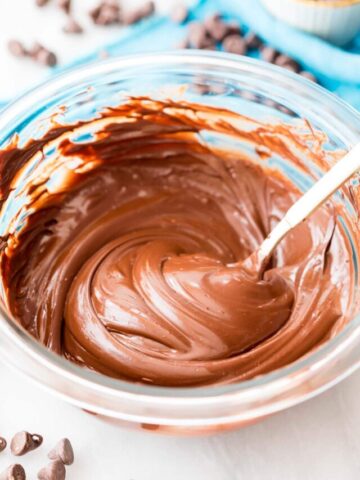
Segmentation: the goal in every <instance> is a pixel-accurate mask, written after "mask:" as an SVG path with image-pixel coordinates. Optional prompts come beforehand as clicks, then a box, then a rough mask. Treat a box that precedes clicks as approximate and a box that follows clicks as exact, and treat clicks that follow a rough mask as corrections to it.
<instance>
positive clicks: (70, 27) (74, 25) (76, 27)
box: [63, 17, 83, 33]
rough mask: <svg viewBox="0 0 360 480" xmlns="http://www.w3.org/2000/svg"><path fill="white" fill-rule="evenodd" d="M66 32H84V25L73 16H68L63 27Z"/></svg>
mask: <svg viewBox="0 0 360 480" xmlns="http://www.w3.org/2000/svg"><path fill="white" fill-rule="evenodd" d="M63 31H64V32H65V33H82V32H83V28H82V26H81V25H80V24H79V23H78V22H77V21H76V20H75V19H74V18H72V17H69V18H68V21H67V23H66V25H64V27H63Z"/></svg>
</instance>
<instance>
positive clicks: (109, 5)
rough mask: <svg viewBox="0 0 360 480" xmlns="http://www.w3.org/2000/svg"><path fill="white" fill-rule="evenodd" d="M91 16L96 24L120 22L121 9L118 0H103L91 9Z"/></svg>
mask: <svg viewBox="0 0 360 480" xmlns="http://www.w3.org/2000/svg"><path fill="white" fill-rule="evenodd" d="M90 16H91V18H92V19H93V22H94V23H95V24H96V25H112V24H114V23H120V21H121V10H120V6H119V3H118V1H117V0H103V1H102V3H100V5H98V6H97V7H95V8H93V9H92V10H90Z"/></svg>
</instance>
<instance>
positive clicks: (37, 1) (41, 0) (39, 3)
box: [35, 0, 49, 7]
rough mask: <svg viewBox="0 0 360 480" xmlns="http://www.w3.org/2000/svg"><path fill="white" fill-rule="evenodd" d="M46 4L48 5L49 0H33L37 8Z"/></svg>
mask: <svg viewBox="0 0 360 480" xmlns="http://www.w3.org/2000/svg"><path fill="white" fill-rule="evenodd" d="M47 3H49V0H35V4H36V6H37V7H44V6H45V5H46V4H47Z"/></svg>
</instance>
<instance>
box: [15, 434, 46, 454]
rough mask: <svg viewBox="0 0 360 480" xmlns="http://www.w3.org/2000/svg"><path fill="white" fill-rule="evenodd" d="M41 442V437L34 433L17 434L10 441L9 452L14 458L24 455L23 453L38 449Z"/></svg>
mask: <svg viewBox="0 0 360 480" xmlns="http://www.w3.org/2000/svg"><path fill="white" fill-rule="evenodd" d="M42 441H43V438H42V436H41V435H38V434H36V433H33V434H31V433H29V432H18V433H17V434H16V435H14V437H13V438H12V440H11V443H10V450H11V453H12V454H13V455H15V456H20V455H25V453H28V452H30V451H31V450H35V448H38V447H39V446H40V445H41V444H42Z"/></svg>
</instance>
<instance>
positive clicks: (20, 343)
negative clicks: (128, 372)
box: [0, 51, 360, 433]
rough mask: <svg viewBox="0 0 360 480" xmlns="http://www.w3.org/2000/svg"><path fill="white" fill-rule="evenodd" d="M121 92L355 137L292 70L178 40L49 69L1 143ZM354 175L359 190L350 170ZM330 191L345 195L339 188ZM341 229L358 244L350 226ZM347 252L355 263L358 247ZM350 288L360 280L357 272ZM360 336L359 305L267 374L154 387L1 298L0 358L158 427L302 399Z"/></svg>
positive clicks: (302, 181)
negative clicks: (48, 334)
mask: <svg viewBox="0 0 360 480" xmlns="http://www.w3.org/2000/svg"><path fill="white" fill-rule="evenodd" d="M129 95H133V96H139V95H146V96H150V97H152V98H175V97H179V98H181V99H183V100H189V101H192V102H194V101H195V102H198V103H201V104H209V105H214V106H221V107H224V108H228V109H230V110H233V111H235V112H238V113H241V114H243V115H247V116H250V117H253V118H256V119H257V120H261V121H267V120H269V121H271V122H287V123H291V124H293V125H294V126H296V125H299V128H302V129H303V130H308V131H309V132H311V131H317V132H320V133H322V134H324V135H326V136H327V139H328V140H327V142H326V148H328V149H329V150H332V151H336V150H339V151H343V150H348V149H349V148H350V147H351V146H352V145H354V144H355V143H356V142H357V141H358V140H359V139H360V115H359V114H358V113H357V112H356V111H354V110H353V109H352V108H350V107H349V106H348V105H346V104H345V103H343V102H342V101H341V100H339V99H338V98H336V97H335V96H333V95H331V94H329V93H327V92H326V91H325V90H324V89H322V88H321V87H319V86H318V85H315V84H313V83H310V82H309V81H307V80H304V79H303V78H301V77H300V76H296V75H294V74H292V73H289V72H287V71H285V70H281V69H280V68H278V67H275V66H272V65H268V64H265V63H262V62H259V61H254V60H252V59H248V58H243V57H239V56H233V55H227V54H220V53H204V52H196V51H193V52H183V51H178V52H175V53H162V54H156V55H139V56H131V57H123V58H118V59H113V60H108V61H104V62H102V63H97V64H93V65H89V66H87V67H84V68H81V69H78V70H74V71H71V72H69V73H66V74H64V75H61V76H59V77H57V78H54V79H52V80H50V81H48V82H47V83H45V84H43V85H42V86H40V87H38V88H36V89H34V90H32V91H31V92H29V93H27V94H26V95H24V96H23V97H21V98H20V99H18V100H17V101H16V102H14V103H13V104H12V105H10V106H9V107H8V108H6V109H5V110H4V111H2V112H1V115H0V148H3V147H5V146H6V145H8V144H9V143H10V141H11V139H12V138H13V136H14V134H16V135H17V136H18V139H19V143H20V145H21V144H23V143H24V142H26V141H28V140H29V139H30V138H36V137H39V136H41V135H42V134H43V133H44V131H46V130H47V129H48V128H49V127H50V126H51V122H52V121H53V118H54V115H55V118H56V120H57V121H58V122H60V123H65V124H66V123H73V122H75V121H77V120H87V119H91V118H93V117H94V116H95V115H96V113H97V112H98V111H101V110H102V109H103V108H104V107H108V106H111V105H118V104H119V103H121V102H123V101H124V99H125V98H126V97H127V96H129ZM304 119H305V120H306V122H304ZM240 147H241V146H240V145H234V146H233V148H240ZM309 148H311V146H309ZM273 168H278V169H279V170H282V171H283V173H284V174H285V175H287V176H290V175H292V181H295V182H296V183H297V185H298V187H299V188H300V189H306V188H308V186H309V184H311V182H313V181H314V178H316V177H318V176H320V175H321V174H322V171H321V170H320V169H319V168H318V166H315V165H314V168H313V175H312V177H311V178H307V177H306V176H304V177H303V178H302V177H301V175H300V174H296V175H295V177H294V175H293V171H292V170H291V169H287V168H286V165H284V164H283V163H282V162H277V163H276V165H275V164H274V165H273ZM291 172H292V173H291ZM304 175H305V174H304ZM353 183H354V185H353V190H354V191H355V194H356V193H357V188H358V187H357V186H356V179H355V180H353ZM355 197H356V195H355ZM355 197H354V198H355ZM336 201H337V202H340V203H341V202H345V199H344V198H343V197H341V196H340V195H339V198H338V199H337V200H336ZM351 208H352V213H351V215H352V216H353V218H354V222H355V221H357V219H358V217H359V215H358V211H357V205H353V206H351ZM10 213H11V212H10ZM9 221H11V215H10V214H9V212H2V215H1V217H0V230H2V231H3V229H4V228H6V224H7V223H8V222H9ZM348 235H349V240H350V241H352V243H353V244H354V245H355V244H356V242H355V241H353V239H352V238H351V236H352V233H351V231H349V232H348ZM353 261H354V265H355V271H357V270H358V263H359V252H358V251H357V250H356V248H354V252H353ZM354 289H355V290H357V289H358V281H357V279H355V285H354ZM4 305H5V303H4ZM359 344H360V316H359V315H357V316H356V317H355V318H353V320H352V321H351V322H350V323H349V324H348V325H347V326H346V327H345V328H344V329H343V330H342V331H341V332H340V333H339V334H338V335H337V336H335V337H334V338H333V339H332V340H330V341H328V342H327V343H326V344H324V345H323V346H321V347H320V348H318V349H317V350H316V351H314V352H312V353H310V354H308V355H307V356H306V357H304V358H302V359H300V360H298V361H296V362H295V363H293V364H291V365H289V366H287V367H285V368H282V369H279V370H277V371H274V372H272V373H270V374H266V375H263V376H261V377H258V378H255V379H253V380H250V381H245V382H242V383H237V384H231V385H226V386H221V387H216V386H215V387H201V388H162V387H152V386H146V385H139V384H132V383H128V382H125V381H120V380H115V379H112V378H108V377H106V376H103V375H101V374H98V373H96V372H93V371H88V370H85V369H82V368H80V367H78V366H77V365H75V364H72V363H70V362H68V361H67V360H65V359H64V358H62V357H60V356H58V355H56V354H54V353H52V352H50V351H48V350H47V349H46V348H45V347H44V346H42V345H41V344H40V343H39V342H38V341H36V340H35V339H34V338H32V337H31V336H30V335H29V334H28V333H27V332H26V331H25V330H24V329H23V328H22V327H21V326H19V325H18V324H17V323H15V322H14V321H13V320H12V319H11V317H10V315H9V314H8V313H7V311H6V307H5V306H2V308H1V312H0V358H1V359H2V360H3V361H4V362H6V363H7V364H10V365H12V366H14V367H16V369H18V370H19V371H21V372H22V373H23V374H25V375H26V376H27V377H30V378H32V379H33V380H34V381H36V382H37V383H38V384H40V385H42V386H43V387H45V388H47V389H48V390H50V391H52V392H54V393H56V394H57V395H58V396H60V397H62V398H63V399H64V400H66V401H69V402H70V403H72V404H74V405H77V406H79V407H81V408H83V409H86V410H87V411H90V412H92V413H94V414H97V415H101V416H102V417H104V418H105V419H111V420H112V421H114V422H119V423H123V422H125V423H127V424H132V425H138V426H139V425H140V426H141V427H142V428H144V429H149V430H157V431H160V432H164V431H165V432H175V433H182V432H184V433H199V432H213V431H218V430H223V429H228V428H234V427H238V426H242V425H246V424H248V423H251V422H253V421H256V420H258V419H260V418H263V417H265V416H268V415H270V414H272V413H274V412H277V411H279V410H282V409H285V408H287V407H290V406H292V405H295V404H297V403H299V402H301V401H304V400H306V399H309V398H311V397H313V396H314V395H316V394H318V393H320V392H322V391H324V390H325V389H326V388H329V387H330V386H331V385H334V384H335V383H337V382H339V381H340V380H341V379H343V378H344V377H345V376H347V375H349V374H350V373H351V372H353V371H354V370H355V369H356V368H357V367H358V366H359V363H360V347H359Z"/></svg>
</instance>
